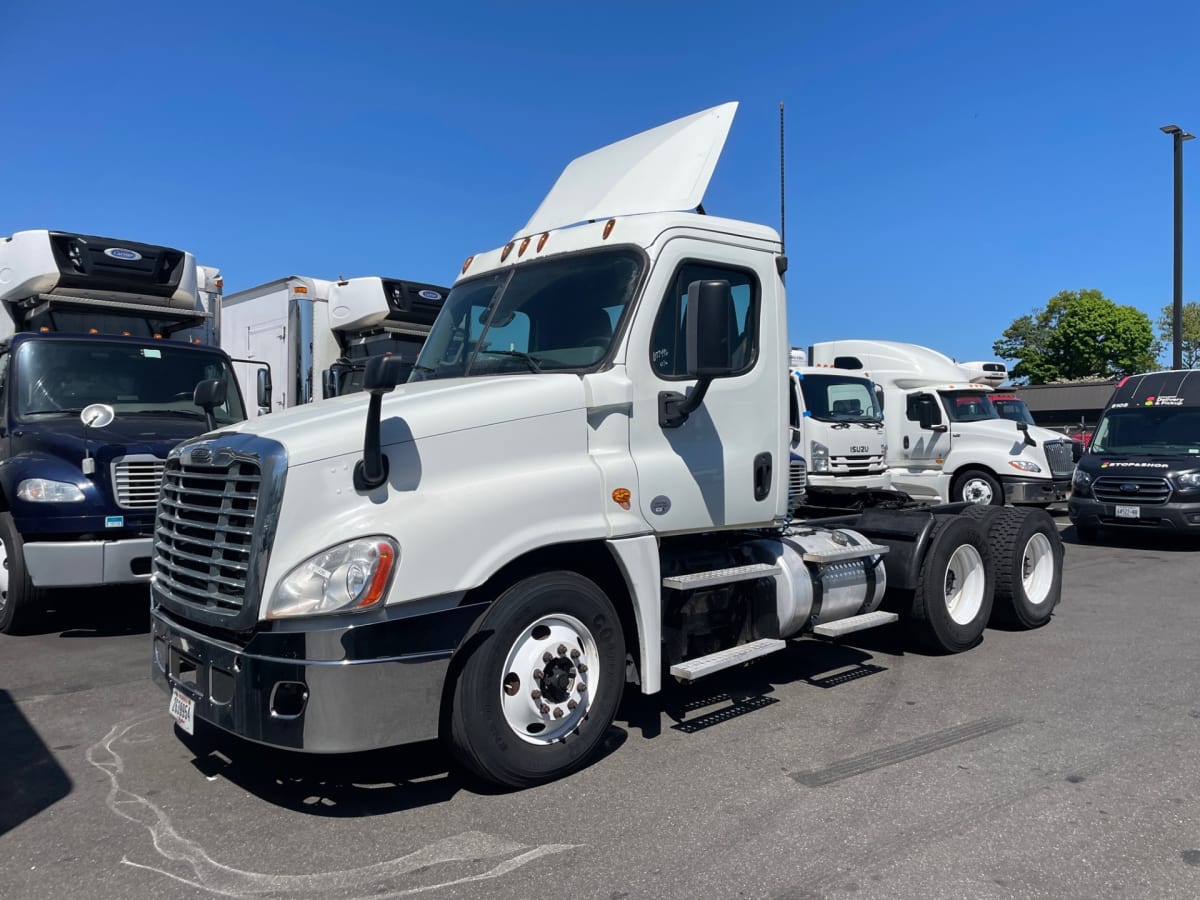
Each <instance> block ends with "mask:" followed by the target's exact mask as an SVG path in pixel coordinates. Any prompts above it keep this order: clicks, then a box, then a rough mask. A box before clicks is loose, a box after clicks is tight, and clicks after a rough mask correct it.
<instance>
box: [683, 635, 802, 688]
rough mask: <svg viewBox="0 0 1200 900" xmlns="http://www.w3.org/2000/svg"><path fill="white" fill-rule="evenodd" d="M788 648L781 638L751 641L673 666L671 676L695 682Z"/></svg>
mask: <svg viewBox="0 0 1200 900" xmlns="http://www.w3.org/2000/svg"><path fill="white" fill-rule="evenodd" d="M786 646H787V641H781V640H779V638H763V639H761V640H758V641H751V642H750V643H749V644H740V645H738V646H737V647H730V648H729V649H728V650H718V651H717V652H716V653H710V654H709V655H708V656H699V657H697V658H696V659H689V660H688V661H687V662H681V663H677V664H676V665H673V666H671V674H672V675H674V676H675V677H676V678H680V679H682V680H683V681H695V680H696V679H697V678H703V677H704V676H705V675H711V674H712V673H713V672H720V671H721V670H722V669H730V668H732V667H734V666H740V665H741V664H742V663H747V662H750V660H752V659H758V658H759V657H760V656H766V655H767V654H768V653H774V652H775V651H776V650H782V649H783V648H784V647H786Z"/></svg>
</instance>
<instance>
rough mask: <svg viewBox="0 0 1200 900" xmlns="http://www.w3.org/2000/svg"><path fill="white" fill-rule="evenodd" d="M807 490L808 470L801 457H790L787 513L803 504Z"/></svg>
mask: <svg viewBox="0 0 1200 900" xmlns="http://www.w3.org/2000/svg"><path fill="white" fill-rule="evenodd" d="M807 490H808V469H807V466H806V465H805V462H804V457H802V456H795V455H793V456H792V462H791V466H790V468H789V471H788V511H789V512H790V511H791V510H793V509H795V507H796V505H797V504H800V503H803V502H804V495H805V493H806V492H807Z"/></svg>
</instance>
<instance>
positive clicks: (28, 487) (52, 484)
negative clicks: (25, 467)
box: [17, 478, 83, 503]
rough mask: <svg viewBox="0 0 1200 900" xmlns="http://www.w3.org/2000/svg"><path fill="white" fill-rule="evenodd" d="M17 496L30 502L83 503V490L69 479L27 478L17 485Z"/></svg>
mask: <svg viewBox="0 0 1200 900" xmlns="http://www.w3.org/2000/svg"><path fill="white" fill-rule="evenodd" d="M17 496H18V497H20V498H21V499H22V500H28V501H29V502H30V503H81V502H82V501H83V491H81V490H80V489H79V488H78V487H76V486H75V485H73V484H71V483H70V482H69V481H50V480H49V479H48V478H26V479H25V480H24V481H22V482H21V483H20V484H18V485H17Z"/></svg>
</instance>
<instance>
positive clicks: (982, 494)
mask: <svg viewBox="0 0 1200 900" xmlns="http://www.w3.org/2000/svg"><path fill="white" fill-rule="evenodd" d="M963 499H964V500H966V501H968V502H970V503H978V504H979V505H980V506H987V505H989V504H990V503H991V502H992V501H993V500H994V499H996V495H995V494H994V493H993V492H992V486H991V485H990V484H988V483H987V482H986V481H984V480H983V479H982V478H971V479H968V480H967V481H966V482H965V483H964V484H963Z"/></svg>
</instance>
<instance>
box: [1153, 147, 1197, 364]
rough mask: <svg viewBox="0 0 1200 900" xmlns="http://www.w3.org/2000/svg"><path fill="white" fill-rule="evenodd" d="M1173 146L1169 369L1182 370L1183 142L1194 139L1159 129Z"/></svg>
mask: <svg viewBox="0 0 1200 900" xmlns="http://www.w3.org/2000/svg"><path fill="white" fill-rule="evenodd" d="M1159 131H1161V132H1162V133H1163V134H1169V135H1170V136H1171V141H1172V143H1173V144H1174V145H1175V293H1174V300H1173V301H1172V308H1171V312H1172V314H1171V368H1172V369H1182V368H1183V142H1184V141H1190V140H1191V139H1192V138H1194V137H1195V135H1194V134H1188V133H1187V132H1186V131H1184V130H1183V129H1182V128H1180V127H1179V126H1178V125H1164V126H1162V128H1160V129H1159Z"/></svg>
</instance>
